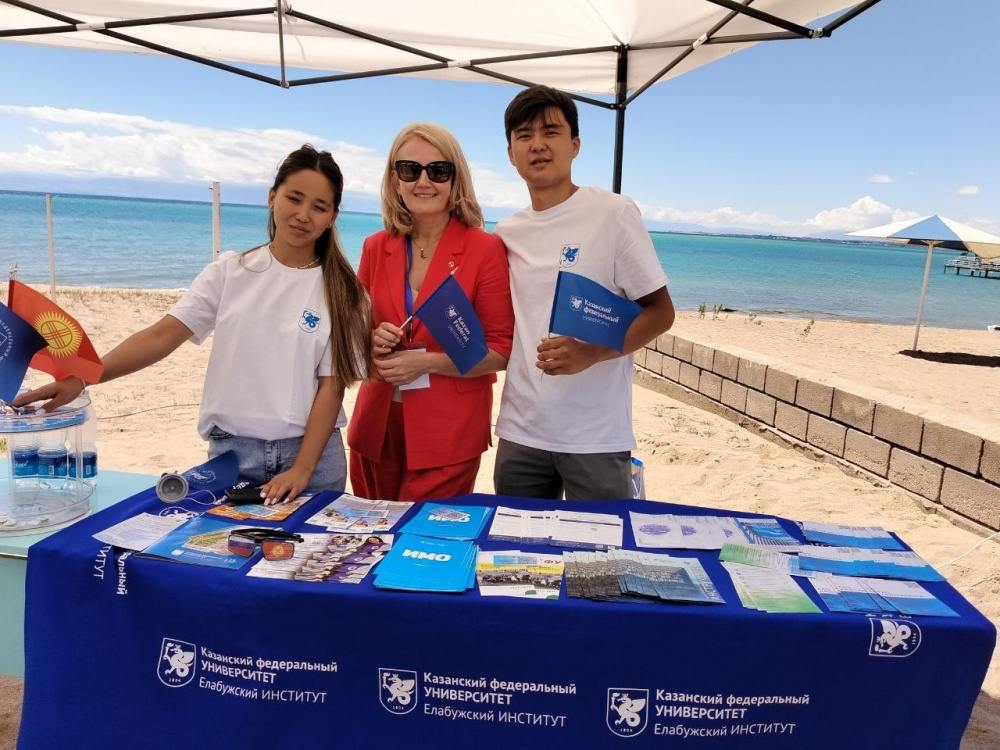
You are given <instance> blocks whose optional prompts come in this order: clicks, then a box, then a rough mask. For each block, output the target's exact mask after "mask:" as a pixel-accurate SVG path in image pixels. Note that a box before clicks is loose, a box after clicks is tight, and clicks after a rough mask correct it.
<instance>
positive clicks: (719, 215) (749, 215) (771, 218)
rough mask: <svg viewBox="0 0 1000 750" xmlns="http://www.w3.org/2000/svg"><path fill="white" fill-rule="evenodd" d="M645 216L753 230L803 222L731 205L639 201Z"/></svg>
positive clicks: (653, 218)
mask: <svg viewBox="0 0 1000 750" xmlns="http://www.w3.org/2000/svg"><path fill="white" fill-rule="evenodd" d="M638 205H639V210H640V211H641V212H642V215H643V216H644V217H645V218H646V219H649V220H650V221H662V222H664V223H668V224H700V225H701V226H704V227H707V228H709V229H712V228H717V229H734V228H739V229H752V230H757V231H761V230H766V231H773V230H785V231H787V230H788V229H790V228H793V227H798V226H799V224H800V222H795V221H790V220H788V219H782V218H781V217H779V216H775V215H774V214H769V213H764V212H762V211H744V210H741V209H737V208H732V207H730V206H723V207H722V208H712V209H708V210H700V209H691V210H684V209H678V208H670V207H666V206H662V207H657V206H648V205H645V204H643V203H639V204H638Z"/></svg>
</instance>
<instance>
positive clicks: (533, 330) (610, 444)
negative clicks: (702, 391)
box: [495, 188, 667, 453]
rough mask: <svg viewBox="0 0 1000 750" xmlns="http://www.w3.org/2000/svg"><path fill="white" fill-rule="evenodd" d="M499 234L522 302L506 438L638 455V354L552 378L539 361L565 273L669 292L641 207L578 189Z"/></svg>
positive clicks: (503, 407)
mask: <svg viewBox="0 0 1000 750" xmlns="http://www.w3.org/2000/svg"><path fill="white" fill-rule="evenodd" d="M495 231H496V233H497V234H498V235H500V237H501V238H502V239H503V241H504V244H505V245H506V246H507V259H508V261H509V262H510V292H511V299H512V301H513V304H514V350H513V352H512V353H511V356H510V360H509V361H508V363H507V379H506V382H505V384H504V389H503V398H502V400H501V402H500V416H499V418H498V419H497V427H496V431H497V435H498V436H499V437H501V438H503V439H504V440H509V441H511V442H514V443H519V444H521V445H526V446H529V447H531V448H539V449H542V450H548V451H554V452H558V453H610V452H615V451H626V450H632V449H633V448H635V437H634V435H633V433H632V356H631V355H628V356H623V357H617V358H615V359H612V360H609V361H607V362H600V363H598V364H596V365H594V366H593V367H589V368H587V369H586V370H584V371H583V372H581V373H578V374H576V375H543V374H542V371H541V370H539V369H538V368H537V367H535V362H536V360H537V358H538V352H537V349H538V344H539V343H540V342H541V340H542V339H544V338H547V337H548V334H549V329H548V326H549V317H550V313H551V311H552V297H553V294H554V293H555V286H556V276H557V274H558V273H559V271H560V270H564V269H565V270H568V271H572V272H573V273H576V274H579V275H581V276H586V277H587V278H588V279H590V280H592V281H596V282H597V283H598V284H601V285H602V286H604V287H606V288H608V289H610V290H611V291H613V292H614V293H615V294H617V295H619V296H622V297H627V298H629V299H632V300H635V299H639V298H640V297H644V296H645V295H647V294H650V293H651V292H655V291H656V290H657V289H660V288H661V287H664V286H666V284H667V275H666V273H665V272H664V271H663V267H662V266H661V265H660V261H659V260H658V259H657V257H656V251H655V250H654V249H653V243H652V241H651V240H650V238H649V232H648V231H647V230H646V227H645V226H644V225H643V223H642V217H641V216H640V214H639V209H638V207H636V205H635V203H633V202H632V201H631V200H629V199H628V198H624V197H622V196H620V195H615V194H614V193H609V192H607V191H605V190H599V189H598V188H579V189H578V190H577V191H576V192H575V193H573V195H571V196H570V197H569V198H568V199H567V200H565V201H563V202H562V203H560V204H559V205H557V206H553V207H552V208H548V209H546V210H544V211H535V210H533V209H531V208H526V209H524V210H523V211H519V212H518V213H516V214H514V215H513V216H511V217H509V218H507V219H503V220H502V221H500V222H499V223H498V224H497V227H496V230H495Z"/></svg>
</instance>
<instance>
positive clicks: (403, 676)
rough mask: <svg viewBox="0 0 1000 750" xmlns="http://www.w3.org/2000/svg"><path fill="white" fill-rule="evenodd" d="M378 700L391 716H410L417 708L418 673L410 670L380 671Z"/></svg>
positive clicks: (380, 669)
mask: <svg viewBox="0 0 1000 750" xmlns="http://www.w3.org/2000/svg"><path fill="white" fill-rule="evenodd" d="M378 700H379V703H381V704H382V708H384V709H385V710H386V711H388V712H389V713H391V714H399V715H402V714H408V713H410V711H412V710H413V709H414V708H416V707H417V673H416V672H414V671H412V670H409V669H385V668H381V667H380V668H379V670H378Z"/></svg>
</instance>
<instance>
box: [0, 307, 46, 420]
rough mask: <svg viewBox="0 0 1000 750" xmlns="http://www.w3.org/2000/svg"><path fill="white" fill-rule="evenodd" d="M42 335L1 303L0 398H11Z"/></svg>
mask: <svg viewBox="0 0 1000 750" xmlns="http://www.w3.org/2000/svg"><path fill="white" fill-rule="evenodd" d="M45 346H46V343H45V338H44V337H43V336H42V334H40V333H39V332H38V331H36V330H35V329H34V327H33V326H31V325H29V324H28V323H27V322H26V321H24V320H23V319H22V318H21V317H20V316H19V315H17V314H15V313H14V312H13V311H12V310H11V309H10V308H9V307H7V305H4V304H0V401H11V400H13V398H14V396H16V395H17V392H18V390H19V389H20V388H21V383H22V382H24V373H26V372H27V371H28V363H29V362H30V361H31V358H32V357H33V356H35V352H37V351H38V350H39V349H42V348H43V347H45Z"/></svg>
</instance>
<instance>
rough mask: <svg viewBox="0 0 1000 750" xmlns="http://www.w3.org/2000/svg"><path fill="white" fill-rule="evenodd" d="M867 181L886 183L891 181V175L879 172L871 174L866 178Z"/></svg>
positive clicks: (879, 183)
mask: <svg viewBox="0 0 1000 750" xmlns="http://www.w3.org/2000/svg"><path fill="white" fill-rule="evenodd" d="M868 182H874V183H876V184H878V185H886V184H888V183H890V182H892V177H890V176H889V175H887V174H881V173H878V174H873V175H872V176H871V177H869V178H868Z"/></svg>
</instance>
